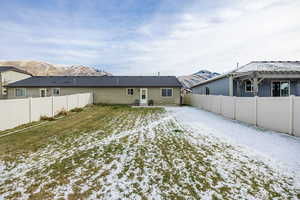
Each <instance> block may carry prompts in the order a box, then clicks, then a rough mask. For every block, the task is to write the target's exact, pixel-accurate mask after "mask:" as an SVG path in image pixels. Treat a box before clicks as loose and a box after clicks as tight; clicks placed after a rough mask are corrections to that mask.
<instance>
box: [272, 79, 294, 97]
mask: <svg viewBox="0 0 300 200" xmlns="http://www.w3.org/2000/svg"><path fill="white" fill-rule="evenodd" d="M273 82H280V84H281V82H288V83H289V95H288V96H291V81H290V80H272V81H271V97H274V96H273ZM280 90H281V89H280V88H279V91H280ZM279 97H282V96H281V91H280V96H279ZM283 97H286V96H283Z"/></svg>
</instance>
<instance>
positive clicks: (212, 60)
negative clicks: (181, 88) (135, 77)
mask: <svg viewBox="0 0 300 200" xmlns="http://www.w3.org/2000/svg"><path fill="white" fill-rule="evenodd" d="M247 2H249V1H242V2H241V3H237V4H235V5H228V6H226V7H223V8H218V9H216V13H208V14H206V15H199V14H198V13H184V14H182V17H181V20H179V21H178V23H176V24H174V25H173V26H172V28H171V30H170V31H169V33H168V35H167V36H164V37H161V36H157V37H156V38H154V39H152V40H150V41H145V42H144V43H143V44H141V46H142V47H143V48H141V49H144V52H143V53H141V54H140V55H139V56H137V57H136V61H137V63H136V65H137V66H133V67H132V69H131V72H135V71H139V70H140V68H141V67H140V66H144V68H143V71H144V72H149V73H153V72H155V71H161V72H163V73H170V72H172V73H173V74H186V73H193V72H195V71H197V70H200V69H202V68H208V69H210V70H214V71H219V72H224V71H228V70H230V69H231V68H234V67H235V65H236V62H240V63H242V64H246V63H247V62H250V61H252V60H297V59H299V57H300V53H299V49H300V48H299V47H300V40H299V35H300V24H299V21H298V20H299V19H300V12H299V10H300V2H298V1H281V2H278V1H262V3H252V1H251V2H250V3H247ZM215 16H217V17H218V19H217V20H216V22H215V21H214V20H215V19H216V18H215ZM153 23H154V24H157V22H153ZM148 26H150V25H148ZM163 26H164V25H163V24H161V28H163ZM147 34H148V35H149V34H151V33H150V31H149V30H148V32H147Z"/></svg>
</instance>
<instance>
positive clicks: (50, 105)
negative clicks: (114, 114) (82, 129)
mask: <svg viewBox="0 0 300 200" xmlns="http://www.w3.org/2000/svg"><path fill="white" fill-rule="evenodd" d="M92 103H93V94H92V93H83V94H74V95H67V96H52V97H42V98H27V99H12V100H0V130H6V129H10V128H14V127H16V126H19V125H22V124H26V123H30V122H33V121H38V120H40V118H41V116H47V117H53V116H55V115H56V114H58V113H59V112H60V111H62V110H66V111H69V110H71V109H73V108H76V107H84V106H86V105H88V104H92Z"/></svg>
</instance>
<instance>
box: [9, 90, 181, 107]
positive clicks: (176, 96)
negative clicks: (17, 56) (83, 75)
mask: <svg viewBox="0 0 300 200" xmlns="http://www.w3.org/2000/svg"><path fill="white" fill-rule="evenodd" d="M40 89H41V88H26V93H27V95H26V97H39V96H40ZM47 89H48V91H49V93H48V96H51V95H52V88H47ZM133 89H134V95H127V88H121V87H118V88H117V87H109V88H102V87H101V88H74V87H73V88H72V87H64V88H60V95H71V94H78V93H89V92H91V93H93V94H94V95H93V96H94V103H104V104H133V103H134V102H135V100H136V99H140V88H133ZM180 96H181V93H180V88H179V87H177V88H173V96H172V97H162V96H161V88H158V87H151V88H148V100H150V99H152V100H153V101H154V104H155V105H180ZM8 98H9V99H17V98H18V97H15V89H14V88H9V89H8ZM19 98H24V97H19Z"/></svg>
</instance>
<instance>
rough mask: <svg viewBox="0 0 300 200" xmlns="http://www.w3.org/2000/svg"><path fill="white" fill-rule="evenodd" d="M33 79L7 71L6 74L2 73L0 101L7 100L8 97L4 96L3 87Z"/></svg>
mask: <svg viewBox="0 0 300 200" xmlns="http://www.w3.org/2000/svg"><path fill="white" fill-rule="evenodd" d="M29 77H31V76H30V75H28V74H23V73H20V72H15V71H6V72H1V73H0V99H3V98H7V96H6V95H3V94H2V87H3V85H6V84H9V83H13V82H16V81H20V80H23V79H26V78H29Z"/></svg>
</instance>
